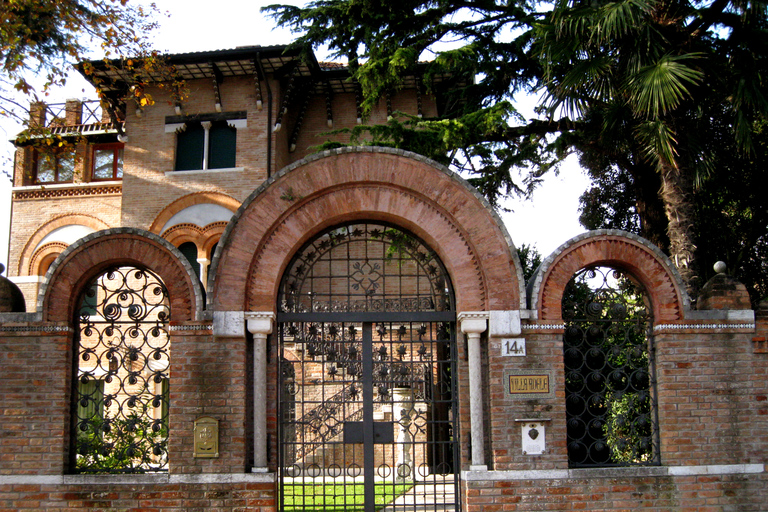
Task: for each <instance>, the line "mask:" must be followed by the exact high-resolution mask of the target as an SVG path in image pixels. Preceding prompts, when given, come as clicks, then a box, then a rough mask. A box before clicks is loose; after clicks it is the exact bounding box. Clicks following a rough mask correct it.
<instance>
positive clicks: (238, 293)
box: [209, 148, 525, 311]
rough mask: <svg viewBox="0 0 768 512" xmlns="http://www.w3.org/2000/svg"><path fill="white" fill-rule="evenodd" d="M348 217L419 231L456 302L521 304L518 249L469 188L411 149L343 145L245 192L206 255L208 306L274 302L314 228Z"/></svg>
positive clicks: (468, 306)
mask: <svg viewBox="0 0 768 512" xmlns="http://www.w3.org/2000/svg"><path fill="white" fill-rule="evenodd" d="M350 220H378V221H387V222H391V223H393V224H396V225H399V226H401V227H403V228H405V229H407V230H410V231H412V232H413V233H414V234H416V235H417V236H419V237H420V238H422V239H423V240H424V241H425V242H426V243H427V245H429V246H430V247H431V248H432V249H433V250H435V251H436V253H437V254H438V256H439V257H440V258H441V259H442V261H443V263H444V264H445V266H446V268H447V270H448V273H449V274H450V276H451V279H452V280H453V285H454V289H455V290H456V295H457V308H458V309H459V310H472V311H475V310H491V309H494V310H505V309H519V308H521V307H523V306H524V304H525V295H524V294H525V291H524V288H523V279H522V269H521V268H520V263H519V259H518V257H517V251H516V250H515V249H514V246H513V245H512V242H511V239H510V238H509V235H508V234H507V232H506V230H505V229H504V226H503V224H502V223H501V221H500V220H499V219H498V217H497V216H496V215H495V213H494V212H493V211H492V209H491V208H490V207H489V206H488V204H487V202H485V200H484V199H483V198H482V197H481V196H480V195H479V194H478V193H477V192H476V191H475V190H474V189H473V188H472V187H471V186H469V185H468V184H467V183H466V182H465V181H464V180H462V179H461V178H460V177H458V176H456V175H455V174H454V173H453V172H451V171H450V170H448V169H446V168H445V167H442V166H440V165H439V164H436V163H435V162H432V161H430V160H428V159H426V158H424V157H422V156H419V155H415V154H412V153H407V152H403V151H399V150H392V149H388V148H343V149H340V150H334V151H330V152H325V153H323V154H320V155H314V156H312V157H309V158H307V159H305V160H302V161H300V162H297V163H295V164H292V165H291V166H288V167H286V168H285V169H283V170H282V171H280V172H279V173H278V174H276V175H275V176H273V177H272V178H271V179H270V180H268V181H267V182H266V183H265V184H264V185H262V186H261V187H260V188H259V189H257V190H256V191H255V192H254V193H253V194H252V195H251V196H250V197H249V198H248V199H246V201H245V202H244V203H243V205H242V206H241V208H240V209H239V210H238V212H237V213H236V214H235V216H234V217H233V219H232V221H231V222H230V224H229V226H228V227H227V230H226V231H225V233H224V235H223V236H222V239H221V241H220V242H219V246H218V249H217V255H216V256H214V259H213V267H212V273H213V272H214V271H215V274H213V275H214V282H213V284H214V286H213V293H212V294H210V295H209V297H210V298H211V300H212V306H213V307H214V308H215V309H226V310H240V309H242V308H246V309H251V310H257V309H258V310H263V309H265V308H266V309H270V310H271V309H273V308H274V307H275V299H276V293H277V287H278V285H279V280H280V278H281V276H282V272H283V270H284V269H285V266H286V265H287V264H288V261H289V260H290V258H291V256H292V255H293V254H294V252H295V251H296V250H298V248H299V247H300V246H301V244H303V243H304V242H305V241H307V240H308V239H309V238H311V237H312V236H314V235H315V234H317V233H318V232H320V231H321V230H323V229H325V228H327V227H329V226H331V225H334V224H338V223H341V222H346V221H350ZM245 276H247V277H248V278H247V280H246V281H247V282H245V283H244V279H243V277H245Z"/></svg>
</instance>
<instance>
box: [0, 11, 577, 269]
mask: <svg viewBox="0 0 768 512" xmlns="http://www.w3.org/2000/svg"><path fill="white" fill-rule="evenodd" d="M130 1H132V2H133V1H135V0H130ZM144 3H148V2H144ZM155 3H156V5H157V6H158V8H159V9H160V10H161V11H164V12H167V13H168V15H169V16H168V17H165V16H163V17H162V18H161V19H160V22H161V27H160V29H159V30H156V31H154V32H153V37H154V45H155V48H157V49H158V50H161V51H165V52H170V53H184V52H193V51H207V50H218V49H228V48H235V47H237V46H249V45H261V46H269V45H275V44H286V43H289V42H290V41H291V40H292V37H293V36H292V35H291V33H290V32H289V31H287V30H284V29H273V27H274V23H273V22H272V20H271V19H267V18H264V17H263V16H262V15H261V13H260V12H259V9H260V7H261V6H262V5H269V4H271V3H275V2H271V1H263V0H258V1H252V2H242V0H217V1H216V2H213V3H210V4H207V5H206V6H205V7H204V8H200V9H191V8H190V4H189V0H156V1H155ZM283 3H291V2H283ZM293 3H301V2H293ZM233 13H235V14H234V15H233ZM95 57H99V56H98V55H94V58H95ZM318 58H319V59H321V60H322V59H323V58H324V55H322V52H320V53H319V54H318ZM72 75H73V76H72V78H71V79H70V80H69V84H68V87H67V88H66V89H65V90H62V91H57V92H54V93H53V94H52V95H51V96H50V102H51V103H60V102H63V101H64V100H66V99H67V98H81V99H95V98H96V96H95V93H94V92H93V90H92V89H91V88H90V87H89V85H88V84H87V82H85V80H83V79H82V78H81V77H80V76H79V74H78V73H77V72H75V71H73V72H72ZM518 108H520V109H521V110H522V111H523V112H524V114H525V115H533V114H532V106H529V105H519V106H518ZM19 130H20V127H18V126H16V125H13V124H9V123H8V122H2V123H0V145H2V147H0V166H2V170H3V171H6V172H8V173H10V171H11V165H12V158H13V157H12V155H13V146H12V145H11V144H10V143H8V142H7V141H8V140H9V139H10V138H12V137H13V135H14V134H15V133H17V132H18V131H19ZM587 185H588V179H587V178H586V176H584V174H583V172H582V171H581V170H580V169H579V167H578V164H577V163H576V160H575V158H574V157H571V158H570V159H569V161H568V162H566V164H565V165H564V166H563V167H562V169H561V172H560V175H559V176H554V175H551V176H549V177H547V179H546V180H545V183H544V184H543V185H542V186H541V187H540V188H539V189H538V190H537V191H536V192H535V193H534V196H533V200H532V201H521V200H515V201H510V202H509V203H508V204H507V208H509V209H511V210H513V212H511V213H501V216H502V219H503V220H504V222H505V224H506V226H507V230H508V231H509V233H510V235H511V237H512V240H513V242H514V243H515V245H516V246H520V245H522V244H528V245H534V246H536V248H537V249H538V250H539V252H541V253H542V255H543V256H544V257H546V256H548V255H549V254H550V253H551V252H552V251H554V250H555V249H556V248H557V247H558V246H560V245H561V244H562V243H564V242H566V241H567V240H568V239H570V238H572V237H573V236H576V235H577V234H579V233H581V232H583V231H584V229H583V228H582V227H581V226H580V225H579V222H578V213H577V208H578V198H579V195H580V194H581V193H582V192H583V191H584V190H585V189H586V187H587ZM9 211H10V182H9V181H8V180H7V179H5V177H4V176H0V262H4V263H6V262H7V241H8V218H9ZM4 275H7V274H6V273H4Z"/></svg>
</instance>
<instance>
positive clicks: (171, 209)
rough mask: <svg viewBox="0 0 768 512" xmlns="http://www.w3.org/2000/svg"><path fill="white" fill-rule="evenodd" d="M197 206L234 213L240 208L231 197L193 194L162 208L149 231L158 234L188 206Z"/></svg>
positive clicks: (238, 202)
mask: <svg viewBox="0 0 768 512" xmlns="http://www.w3.org/2000/svg"><path fill="white" fill-rule="evenodd" d="M197 204H215V205H219V206H223V207H224V208H226V209H228V210H230V211H232V213H234V212H236V211H237V209H238V208H240V201H238V200H237V199H235V198H234V197H232V196H228V195H226V194H222V193H220V192H195V193H194V194H188V195H186V196H183V197H180V198H178V199H176V200H175V201H173V202H172V203H171V204H169V205H168V206H166V207H165V208H163V210H162V211H161V212H160V213H159V214H158V215H157V217H155V220H154V221H153V222H152V225H151V226H150V227H149V231H150V232H151V233H154V234H156V235H159V234H160V230H161V229H163V226H165V225H166V223H167V222H168V221H169V220H171V217H173V216H174V215H176V214H177V213H179V212H180V211H182V210H184V209H185V208H189V207H190V206H194V205H197Z"/></svg>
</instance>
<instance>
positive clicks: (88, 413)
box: [72, 267, 170, 473]
mask: <svg viewBox="0 0 768 512" xmlns="http://www.w3.org/2000/svg"><path fill="white" fill-rule="evenodd" d="M169 320H170V308H169V301H168V291H167V290H166V288H165V285H164V284H163V283H162V281H161V280H160V278H159V277H158V276H157V275H155V274H153V273H152V272H150V271H148V270H141V269H137V268H132V267H121V268H115V269H112V270H110V271H108V272H106V273H104V274H102V275H101V276H99V277H98V278H96V279H95V280H94V281H93V282H92V283H91V285H90V286H89V287H88V288H87V289H86V292H85V294H84V296H83V298H82V302H81V307H80V310H79V315H78V324H79V326H78V330H77V334H78V340H77V346H76V351H77V352H76V365H75V367H76V375H75V383H74V386H73V390H74V391H73V395H74V406H73V415H72V416H73V423H74V429H73V432H74V435H73V438H74V439H73V441H74V444H75V447H74V448H75V449H74V450H73V456H74V461H73V467H74V470H75V471H76V472H82V473H94V472H97V473H118V472H141V473H144V472H158V471H167V470H168V451H167V450H168V374H169V367H170V337H169V335H168V322H169Z"/></svg>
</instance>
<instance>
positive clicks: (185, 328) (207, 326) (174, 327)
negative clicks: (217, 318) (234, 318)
mask: <svg viewBox="0 0 768 512" xmlns="http://www.w3.org/2000/svg"><path fill="white" fill-rule="evenodd" d="M168 330H170V331H212V330H213V325H211V324H200V325H172V326H170V327H169V329H168Z"/></svg>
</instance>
